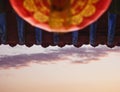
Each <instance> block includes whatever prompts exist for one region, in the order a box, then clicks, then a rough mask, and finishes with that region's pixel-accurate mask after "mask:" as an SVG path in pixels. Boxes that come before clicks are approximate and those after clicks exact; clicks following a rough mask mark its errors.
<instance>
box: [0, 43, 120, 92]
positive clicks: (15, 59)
mask: <svg viewBox="0 0 120 92" xmlns="http://www.w3.org/2000/svg"><path fill="white" fill-rule="evenodd" d="M119 57H120V48H119V47H115V48H113V49H110V48H107V47H106V46H98V47H96V48H93V47H91V46H83V47H81V48H75V47H73V46H66V47H64V48H59V47H48V48H42V47H40V46H33V47H31V48H27V47H26V46H16V47H14V48H12V47H9V46H7V45H6V46H4V45H1V46H0V92H120V59H119Z"/></svg>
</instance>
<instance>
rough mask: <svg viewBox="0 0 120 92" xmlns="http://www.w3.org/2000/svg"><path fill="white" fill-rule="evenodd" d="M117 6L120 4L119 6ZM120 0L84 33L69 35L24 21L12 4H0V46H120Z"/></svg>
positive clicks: (76, 32) (3, 0)
mask: <svg viewBox="0 0 120 92" xmlns="http://www.w3.org/2000/svg"><path fill="white" fill-rule="evenodd" d="M116 2H117V3H116ZM118 2H120V0H114V1H113V2H112V4H111V6H110V8H109V9H108V11H107V12H106V13H104V14H103V15H102V16H101V17H100V18H99V19H98V20H97V21H96V22H95V23H93V24H91V25H90V26H88V27H86V28H85V29H83V30H75V31H74V32H69V33H53V32H47V31H45V30H42V29H39V28H36V27H33V26H31V25H30V24H28V23H27V22H25V21H24V20H23V19H21V18H20V17H19V16H18V15H17V14H16V13H15V11H14V10H13V9H12V7H11V5H10V3H9V0H0V44H5V45H7V44H9V45H10V46H12V47H13V46H16V45H17V44H19V45H26V46H28V47H31V46H32V45H34V44H35V45H41V46H42V47H48V46H56V45H57V46H59V47H64V46H65V45H74V46H75V47H80V46H82V45H84V44H90V45H91V46H93V47H96V46H98V45H99V44H102V45H107V46H108V47H111V48H112V47H114V46H120V14H119V10H120V7H117V8H115V7H114V6H119V5H117V4H118Z"/></svg>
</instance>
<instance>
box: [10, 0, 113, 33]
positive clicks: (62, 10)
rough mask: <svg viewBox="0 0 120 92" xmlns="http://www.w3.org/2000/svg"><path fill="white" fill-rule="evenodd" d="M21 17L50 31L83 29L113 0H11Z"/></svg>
mask: <svg viewBox="0 0 120 92" xmlns="http://www.w3.org/2000/svg"><path fill="white" fill-rule="evenodd" d="M10 2H11V5H12V7H13V8H14V10H15V11H16V12H17V13H18V15H19V16H20V17H22V18H23V19H24V20H26V21H27V22H28V23H30V24H31V25H33V26H35V27H38V28H41V29H44V30H46V31H49V32H71V31H75V30H81V29H83V28H85V27H86V26H88V25H90V24H91V23H93V22H95V21H96V20H97V19H98V18H99V17H100V16H101V15H102V14H103V13H104V12H105V11H106V10H107V9H108V7H109V5H110V2H111V0H10Z"/></svg>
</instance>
